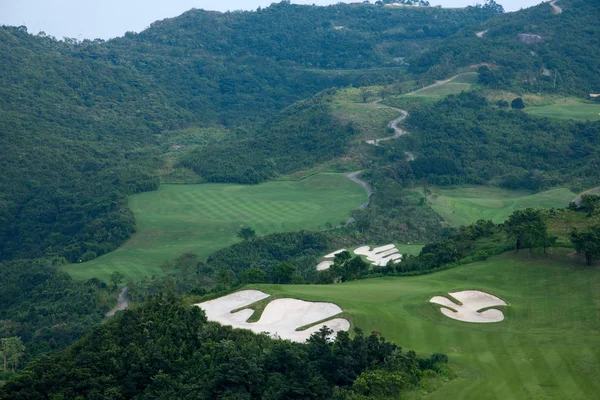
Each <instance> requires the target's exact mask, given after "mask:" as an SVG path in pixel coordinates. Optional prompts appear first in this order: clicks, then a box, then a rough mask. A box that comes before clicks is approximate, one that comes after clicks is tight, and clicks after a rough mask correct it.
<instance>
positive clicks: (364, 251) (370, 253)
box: [354, 244, 402, 267]
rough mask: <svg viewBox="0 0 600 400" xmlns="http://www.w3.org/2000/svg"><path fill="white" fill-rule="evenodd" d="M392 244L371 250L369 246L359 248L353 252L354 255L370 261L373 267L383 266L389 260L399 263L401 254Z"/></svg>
mask: <svg viewBox="0 0 600 400" xmlns="http://www.w3.org/2000/svg"><path fill="white" fill-rule="evenodd" d="M398 251H399V250H398V249H397V248H396V246H395V245H393V244H386V245H385V246H379V247H375V248H374V249H373V250H371V248H370V247H369V246H361V247H359V248H357V249H356V250H354V254H358V255H362V256H366V257H367V260H369V261H371V262H372V263H373V265H377V266H380V267H381V266H384V265H387V263H388V262H389V261H390V260H394V262H400V259H401V258H402V254H400V253H399V252H398Z"/></svg>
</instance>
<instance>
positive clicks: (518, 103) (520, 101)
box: [510, 97, 525, 110]
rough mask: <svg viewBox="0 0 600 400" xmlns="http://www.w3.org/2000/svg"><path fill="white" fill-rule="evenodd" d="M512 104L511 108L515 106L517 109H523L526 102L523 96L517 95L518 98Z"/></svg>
mask: <svg viewBox="0 0 600 400" xmlns="http://www.w3.org/2000/svg"><path fill="white" fill-rule="evenodd" d="M510 106H511V108H514V109H515V110H522V109H524V108H525V103H524V102H523V99H522V98H520V97H517V98H516V99H514V100H513V101H511V103H510Z"/></svg>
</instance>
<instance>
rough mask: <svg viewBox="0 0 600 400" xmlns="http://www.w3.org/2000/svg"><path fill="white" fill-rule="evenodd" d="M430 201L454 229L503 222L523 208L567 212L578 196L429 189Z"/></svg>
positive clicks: (550, 192)
mask: <svg viewBox="0 0 600 400" xmlns="http://www.w3.org/2000/svg"><path fill="white" fill-rule="evenodd" d="M430 191H431V195H429V196H428V198H427V201H428V203H429V204H430V205H431V207H432V208H433V209H434V210H435V211H436V212H438V213H439V214H440V215H441V216H442V218H444V220H446V221H447V222H448V223H449V224H450V225H452V226H461V225H469V224H472V223H474V222H476V221H477V220H480V219H485V220H492V221H493V222H495V223H497V224H498V223H501V222H504V221H505V220H506V219H507V218H508V216H509V215H511V214H512V213H513V212H514V211H515V210H518V209H523V208H529V207H531V208H564V207H567V206H568V205H569V202H570V201H571V200H573V199H574V198H575V197H576V196H577V195H576V194H574V193H573V192H571V191H570V190H569V189H566V188H555V189H550V190H546V191H543V192H539V193H532V192H527V191H519V190H506V189H500V188H495V187H485V186H479V187H467V188H460V189H440V188H430Z"/></svg>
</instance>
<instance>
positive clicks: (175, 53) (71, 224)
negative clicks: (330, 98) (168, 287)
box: [0, 2, 493, 262]
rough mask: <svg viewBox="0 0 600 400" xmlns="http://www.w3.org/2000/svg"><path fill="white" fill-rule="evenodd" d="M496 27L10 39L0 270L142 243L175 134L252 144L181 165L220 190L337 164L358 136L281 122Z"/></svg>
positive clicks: (400, 13)
mask: <svg viewBox="0 0 600 400" xmlns="http://www.w3.org/2000/svg"><path fill="white" fill-rule="evenodd" d="M492 14H493V12H492V11H491V10H488V9H484V8H476V7H470V8H467V9H464V10H442V9H433V8H432V9H423V10H420V9H419V10H417V9H415V10H412V9H411V10H390V9H387V8H381V7H376V6H360V5H359V6H348V5H343V4H340V5H336V6H330V7H311V6H294V5H291V4H289V3H285V2H284V3H280V4H274V5H272V6H271V7H269V8H266V9H261V10H258V11H256V12H231V13H217V12H207V11H202V10H192V11H190V12H187V13H185V14H184V15H182V16H181V17H178V18H173V19H169V20H165V21H160V22H157V23H155V24H153V26H152V27H150V28H149V29H147V30H146V31H144V32H142V33H140V34H132V33H128V34H126V35H125V36H124V37H122V38H118V39H114V40H111V41H109V42H103V41H101V40H95V41H90V40H85V41H83V42H81V43H79V42H77V41H76V40H67V41H64V42H62V41H60V42H59V41H56V40H55V39H53V38H51V37H48V36H46V35H45V34H43V33H40V34H38V35H35V36H33V35H30V34H28V33H27V31H26V28H25V27H19V28H14V27H2V28H0V57H1V58H2V59H3V60H4V61H3V62H2V64H1V65H0V167H1V169H2V172H3V173H2V174H1V176H0V222H1V224H0V260H2V259H4V260H6V259H12V258H32V257H41V256H45V255H49V256H51V255H59V256H64V257H66V258H67V259H68V261H71V262H76V261H79V260H81V261H85V260H88V259H92V258H95V257H96V256H99V255H101V254H104V253H106V252H108V251H110V250H112V249H114V248H115V247H117V246H119V245H120V244H121V243H123V242H124V241H125V240H126V239H127V238H128V237H129V236H130V235H131V234H132V233H133V232H134V231H135V221H134V219H133V215H132V214H131V212H130V211H129V209H128V208H127V205H126V197H127V195H130V194H133V193H137V192H140V191H146V190H153V189H156V188H157V186H158V178H157V177H156V176H155V175H156V174H155V171H156V170H157V169H158V168H160V167H161V166H162V165H161V163H160V161H159V160H158V158H157V157H156V156H157V155H158V154H159V153H160V152H161V151H162V149H161V147H160V145H161V143H163V142H164V141H163V139H164V138H166V137H168V136H169V133H170V132H172V131H173V130H177V129H181V128H185V127H189V126H201V127H202V126H215V125H218V124H225V125H230V126H232V127H243V128H244V130H246V131H248V132H250V134H247V135H243V134H242V135H241V136H240V135H238V136H239V138H240V140H237V141H236V142H235V143H232V144H231V149H230V148H229V147H227V146H226V145H224V146H222V148H219V147H218V146H217V148H215V149H214V151H211V152H209V153H208V155H209V157H206V158H205V157H204V156H205V155H206V154H203V153H202V152H200V153H199V155H200V158H193V157H190V158H189V159H188V160H187V161H186V165H189V166H191V167H192V168H194V169H196V170H199V172H201V175H203V176H205V177H206V179H207V180H212V181H236V182H245V183H256V182H259V181H262V180H265V179H268V178H269V177H271V176H273V174H275V173H280V172H289V171H291V170H294V169H298V168H304V167H309V166H311V165H312V164H313V163H315V162H318V161H323V160H326V159H328V158H331V157H333V156H335V155H339V154H340V152H341V151H342V150H343V148H344V143H345V142H346V139H347V137H348V136H349V135H351V134H352V131H351V129H346V128H341V127H339V126H334V125H333V121H332V120H331V117H330V116H329V115H328V114H327V112H326V109H325V108H324V107H323V106H322V105H318V104H316V103H315V102H312V103H311V102H309V103H306V104H304V105H302V104H300V105H298V106H296V107H295V108H291V109H289V110H288V111H286V112H284V113H283V114H281V115H280V116H275V114H276V113H277V112H278V111H280V110H282V109H283V108H284V107H286V106H289V105H291V104H292V103H293V102H294V101H296V100H300V99H303V98H307V97H310V96H312V95H314V94H316V93H317V92H319V91H321V90H322V89H324V88H327V87H331V86H344V85H348V84H351V83H355V84H358V82H359V80H361V79H363V80H365V79H366V80H368V79H372V80H376V79H382V80H395V79H399V77H400V76H402V72H401V71H399V70H398V67H397V65H396V63H395V62H394V61H393V58H394V57H398V56H406V55H409V54H411V53H413V52H415V51H420V50H421V49H423V48H425V47H427V46H429V45H430V42H432V41H434V42H435V41H436V40H439V39H440V38H443V37H446V36H449V35H451V34H453V33H455V32H456V31H458V30H459V29H461V28H463V27H464V26H466V25H467V24H469V23H473V22H478V21H482V20H484V19H486V18H488V17H490V16H491V15H492ZM442 22H443V23H442ZM340 26H341V27H342V28H340ZM400 43H402V44H400ZM385 66H389V67H393V68H392V69H391V70H387V69H385V68H384V69H383V70H381V69H380V68H381V67H385ZM372 67H377V68H375V69H373V70H372V71H371V72H370V71H369V70H368V69H369V68H372ZM357 68H358V69H359V70H354V69H357ZM365 68H366V69H367V70H365ZM310 104H312V105H314V107H311V106H309V105H310ZM299 110H303V111H301V112H299V114H298V115H295V113H296V112H297V111H299ZM270 118H274V119H273V120H271V121H269V119H270ZM265 121H269V122H265ZM309 125H311V128H312V129H311V132H312V133H311V134H310V135H308V136H306V137H305V138H304V139H302V138H301V135H304V132H303V130H305V129H306V128H307V127H308V126H309ZM293 126H296V128H294V127H293ZM288 131H289V132H288ZM328 131H330V132H328ZM326 132H327V135H325V133H326ZM242 133H243V131H242ZM297 140H300V141H299V142H298V143H299V145H298V151H299V153H296V154H294V152H295V150H296V146H297V144H296V141H297ZM313 140H316V142H315V143H312V141H313ZM253 148H254V150H256V149H257V148H260V151H259V152H256V154H252V155H251V154H250V153H249V152H248V149H253ZM317 148H319V150H318V151H315V150H316V149H317ZM321 148H322V149H321ZM224 153H225V154H224ZM221 155H224V156H223V157H221ZM230 155H231V156H230ZM245 173H247V176H246V177H240V176H241V175H243V174H245Z"/></svg>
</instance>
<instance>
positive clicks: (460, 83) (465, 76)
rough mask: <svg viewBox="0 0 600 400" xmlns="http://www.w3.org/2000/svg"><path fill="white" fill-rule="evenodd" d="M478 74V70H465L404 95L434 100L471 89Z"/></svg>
mask: <svg viewBox="0 0 600 400" xmlns="http://www.w3.org/2000/svg"><path fill="white" fill-rule="evenodd" d="M477 76H478V74H477V72H465V73H462V74H460V75H457V76H456V77H454V78H453V79H451V80H450V81H448V82H444V83H440V84H435V85H431V86H428V87H426V88H425V89H423V90H418V91H415V92H413V93H408V94H406V95H404V97H429V98H432V100H433V99H437V100H440V99H442V98H444V97H446V96H448V95H450V94H459V93H461V92H463V91H469V90H471V87H472V86H473V85H474V84H475V83H477Z"/></svg>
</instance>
